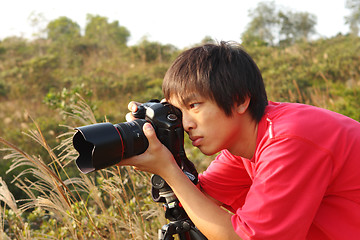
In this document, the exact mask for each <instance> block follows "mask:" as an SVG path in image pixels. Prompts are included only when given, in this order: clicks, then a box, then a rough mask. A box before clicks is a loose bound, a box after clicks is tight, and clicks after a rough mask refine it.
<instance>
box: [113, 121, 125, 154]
mask: <svg viewBox="0 0 360 240" xmlns="http://www.w3.org/2000/svg"><path fill="white" fill-rule="evenodd" d="M114 128H115V129H116V131H117V132H118V134H119V136H120V139H121V159H123V157H124V141H123V139H122V136H121V133H120V132H119V129H118V128H117V127H115V126H114Z"/></svg>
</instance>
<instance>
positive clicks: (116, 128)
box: [73, 119, 149, 173]
mask: <svg viewBox="0 0 360 240" xmlns="http://www.w3.org/2000/svg"><path fill="white" fill-rule="evenodd" d="M145 123H146V120H144V119H137V120H134V121H131V122H125V123H119V124H115V125H113V124H111V123H97V124H93V125H88V126H84V127H79V128H77V130H78V132H76V133H75V135H74V137H73V145H74V147H75V149H76V150H77V151H78V152H79V156H78V158H77V159H76V165H77V167H78V168H79V170H80V171H81V172H83V173H89V172H92V171H95V170H99V169H102V168H106V167H109V166H112V165H115V164H117V163H119V162H120V161H121V160H122V159H125V158H129V157H132V156H135V155H139V154H141V153H143V152H145V150H146V149H147V147H148V145H149V143H148V140H147V139H146V137H145V135H144V133H143V131H142V127H143V125H144V124H145Z"/></svg>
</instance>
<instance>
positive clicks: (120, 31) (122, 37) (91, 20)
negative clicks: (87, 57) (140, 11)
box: [85, 14, 130, 46]
mask: <svg viewBox="0 0 360 240" xmlns="http://www.w3.org/2000/svg"><path fill="white" fill-rule="evenodd" d="M85 37H86V38H87V39H88V40H90V41H93V42H95V43H97V44H98V45H100V46H111V45H113V44H115V45H126V43H127V41H128V38H129V37H130V32H129V31H128V30H127V29H126V28H125V27H122V26H120V25H119V22H118V21H114V22H112V23H109V22H108V19H107V18H106V17H101V16H98V15H96V16H94V15H91V14H88V15H87V24H86V27H85Z"/></svg>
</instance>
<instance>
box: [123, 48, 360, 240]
mask: <svg viewBox="0 0 360 240" xmlns="http://www.w3.org/2000/svg"><path fill="white" fill-rule="evenodd" d="M163 92H164V96H165V98H166V100H167V101H168V102H169V103H171V104H172V105H174V106H176V107H177V108H179V109H180V110H181V112H182V122H183V127H184V129H185V131H186V132H187V134H188V135H189V138H190V139H191V140H192V144H193V145H194V146H195V147H198V148H199V149H200V150H201V152H202V153H204V154H206V155H212V154H215V153H218V152H221V153H220V154H219V155H218V156H217V157H216V159H215V160H214V161H213V162H212V163H211V164H210V166H209V167H208V169H207V170H206V171H205V172H204V173H202V174H200V176H199V184H198V186H195V185H194V184H193V183H192V182H191V181H190V180H189V179H188V177H187V176H186V175H185V174H184V173H183V172H182V171H181V170H180V168H179V167H178V165H177V164H176V162H175V161H174V158H173V156H172V154H171V153H170V152H169V150H168V149H167V148H166V147H165V146H164V145H162V144H161V143H160V141H159V140H158V139H157V137H156V135H155V131H154V129H153V127H152V125H151V124H149V123H146V124H145V125H144V127H143V131H144V134H145V136H146V137H147V138H148V141H149V147H148V149H147V150H146V152H145V153H143V154H141V155H137V156H134V157H132V158H128V159H124V160H122V161H121V162H120V163H119V165H132V166H135V167H136V168H138V169H139V170H142V171H147V172H151V173H154V174H157V175H160V176H161V177H162V178H163V179H164V180H165V181H166V182H167V183H168V184H169V185H170V187H171V188H172V189H173V191H174V193H175V194H176V196H177V197H178V199H179V200H180V202H181V204H182V206H183V207H184V209H185V210H186V212H187V214H188V215H189V217H190V218H191V220H192V221H193V222H194V224H195V225H196V226H197V227H198V228H199V229H200V231H201V232H202V233H203V234H204V235H205V236H206V237H207V238H208V239H221V240H224V239H277V240H279V239H285V240H289V239H358V238H359V236H360V150H359V147H360V123H358V122H357V121H355V120H352V119H350V118H348V117H345V116H343V115H340V114H337V113H334V112H331V111H328V110H324V109H320V108H316V107H313V106H308V105H303V104H294V103H275V102H270V101H268V100H267V96H266V92H265V87H264V83H263V79H262V76H261V73H260V71H259V69H258V67H257V66H256V64H255V63H254V61H253V60H252V58H251V57H250V56H249V55H248V54H247V53H246V52H245V51H244V50H243V49H242V48H241V47H239V46H238V45H236V44H234V43H227V42H221V43H220V44H218V45H215V44H207V45H204V46H200V47H195V48H192V49H189V50H187V51H185V52H183V53H182V54H181V55H180V56H179V57H178V58H177V59H176V60H175V62H174V63H173V64H172V66H171V67H170V68H169V70H168V71H167V73H166V75H165V78H164V82H163ZM136 109H137V103H135V102H131V103H130V104H129V110H130V111H132V112H135V111H136ZM127 120H128V121H132V120H134V118H133V117H132V116H131V114H128V115H127ZM220 206H222V207H224V208H226V209H228V210H229V211H230V212H232V213H230V212H229V211H225V210H224V209H223V208H221V207H220Z"/></svg>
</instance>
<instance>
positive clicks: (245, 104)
mask: <svg viewBox="0 0 360 240" xmlns="http://www.w3.org/2000/svg"><path fill="white" fill-rule="evenodd" d="M249 104H250V97H245V100H244V102H243V103H241V104H238V105H237V107H236V112H237V113H239V114H243V113H245V112H246V110H247V109H248V107H249Z"/></svg>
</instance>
